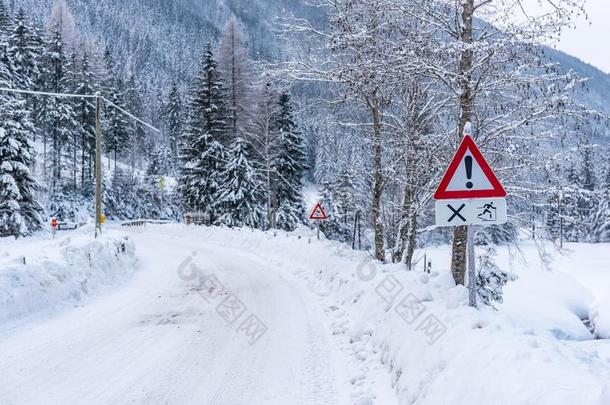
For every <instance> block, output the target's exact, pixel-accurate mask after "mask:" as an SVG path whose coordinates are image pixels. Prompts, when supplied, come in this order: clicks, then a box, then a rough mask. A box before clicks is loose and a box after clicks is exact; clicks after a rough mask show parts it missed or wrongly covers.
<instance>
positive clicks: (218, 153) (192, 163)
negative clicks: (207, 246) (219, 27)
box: [179, 44, 227, 221]
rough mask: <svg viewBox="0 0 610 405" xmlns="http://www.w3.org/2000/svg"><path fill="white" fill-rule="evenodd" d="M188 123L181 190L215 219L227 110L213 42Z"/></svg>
mask: <svg viewBox="0 0 610 405" xmlns="http://www.w3.org/2000/svg"><path fill="white" fill-rule="evenodd" d="M187 113H188V125H187V128H186V130H185V132H184V133H183V135H182V141H181V148H180V149H181V161H182V168H181V170H180V179H179V190H180V192H181V194H182V196H183V199H184V202H185V204H186V206H187V207H188V208H190V209H194V210H197V211H201V212H207V213H208V214H209V215H210V218H211V220H212V221H213V220H214V219H216V218H217V217H218V215H219V213H218V191H219V187H220V185H219V183H220V182H221V180H220V177H219V173H220V172H221V168H222V166H223V161H224V160H225V158H226V151H225V146H224V145H223V141H224V140H225V139H226V137H227V113H226V108H225V101H224V93H223V90H222V79H221V75H220V72H219V71H218V69H217V66H216V61H215V59H214V54H213V53H212V49H211V45H209V44H208V48H207V50H206V52H205V54H204V57H203V63H202V66H201V70H200V72H199V74H198V75H197V76H196V77H195V79H194V81H193V85H192V90H191V95H190V101H189V106H188V110H187Z"/></svg>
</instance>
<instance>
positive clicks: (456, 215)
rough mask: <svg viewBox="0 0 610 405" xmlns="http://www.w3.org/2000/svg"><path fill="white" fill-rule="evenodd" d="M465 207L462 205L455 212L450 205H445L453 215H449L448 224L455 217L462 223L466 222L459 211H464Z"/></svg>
mask: <svg viewBox="0 0 610 405" xmlns="http://www.w3.org/2000/svg"><path fill="white" fill-rule="evenodd" d="M465 206H466V204H462V205H461V206H460V208H458V209H457V210H456V209H455V208H453V207H452V206H451V205H449V204H447V208H449V209H450V210H451V211H453V215H451V216H450V217H449V222H451V220H452V219H453V218H455V217H460V218H461V219H462V221H464V222H466V218H464V217H463V216H462V215H461V214H460V211H461V210H462V209H464V207H465Z"/></svg>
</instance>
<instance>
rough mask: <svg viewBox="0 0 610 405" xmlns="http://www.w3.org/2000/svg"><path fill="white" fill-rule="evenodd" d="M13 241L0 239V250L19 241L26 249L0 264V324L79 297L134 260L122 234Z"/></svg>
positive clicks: (112, 279) (121, 274) (122, 274)
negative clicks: (24, 253)
mask: <svg viewBox="0 0 610 405" xmlns="http://www.w3.org/2000/svg"><path fill="white" fill-rule="evenodd" d="M77 235H78V234H77ZM17 242H20V243H15V242H14V241H2V243H0V250H4V249H5V248H7V247H8V248H9V249H12V247H17V246H20V248H21V250H24V251H25V249H24V245H25V247H27V251H28V254H27V256H22V257H19V258H18V259H11V260H7V261H3V262H2V263H1V264H0V324H3V323H5V322H7V321H11V320H18V319H20V318H23V317H26V316H28V315H31V314H35V313H37V312H41V311H44V310H51V309H54V308H56V307H59V306H63V305H69V304H74V303H76V302H79V301H81V300H82V299H83V297H85V296H87V295H90V294H91V292H93V291H95V290H97V289H98V288H100V287H101V286H104V285H111V284H115V283H117V282H118V281H120V280H122V279H125V278H126V277H128V276H129V275H130V274H131V273H132V272H133V270H134V268H135V263H136V259H135V248H134V245H133V243H132V242H131V241H130V240H129V239H128V238H126V237H119V236H114V237H113V236H103V237H101V238H99V239H97V240H95V241H90V239H89V238H85V237H77V238H76V241H73V240H72V238H70V237H66V238H63V239H61V240H59V241H58V242H55V243H53V242H51V241H49V240H46V239H44V240H35V239H31V240H30V239H28V240H22V241H17ZM41 246H44V247H45V250H44V251H41V250H40V249H39V248H40V247H41ZM47 253H48V254H47ZM4 255H5V256H9V253H8V252H5V254H4ZM23 257H25V264H24V259H23Z"/></svg>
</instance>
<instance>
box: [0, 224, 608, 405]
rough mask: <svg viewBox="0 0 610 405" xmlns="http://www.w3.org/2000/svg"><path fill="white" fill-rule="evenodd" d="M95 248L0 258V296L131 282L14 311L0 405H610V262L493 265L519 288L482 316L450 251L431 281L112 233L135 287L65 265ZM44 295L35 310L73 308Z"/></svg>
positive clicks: (52, 245) (206, 231)
mask: <svg viewBox="0 0 610 405" xmlns="http://www.w3.org/2000/svg"><path fill="white" fill-rule="evenodd" d="M111 228H112V226H111ZM86 232H88V230H87V229H81V230H77V231H74V232H73V233H69V232H65V233H60V235H61V236H60V237H58V239H56V240H49V239H48V238H46V237H37V238H33V239H26V240H21V241H17V242H14V241H8V240H2V241H0V252H7V253H2V255H3V256H0V280H3V281H0V292H2V291H4V290H2V289H1V288H2V287H3V286H4V285H5V284H4V283H5V282H6V280H9V279H10V280H12V279H13V278H11V277H14V275H15V274H17V273H16V271H18V270H15V269H16V268H17V267H18V266H23V265H22V264H20V257H21V256H23V255H25V256H26V265H25V266H26V267H27V266H30V265H28V264H27V263H28V262H31V263H32V264H31V266H32V267H31V268H29V267H28V274H32V276H31V278H30V280H36V277H40V279H43V278H44V277H47V275H45V269H47V267H48V266H42V265H40V266H38V267H37V269H38V270H40V273H36V269H35V268H34V266H35V264H34V263H40V262H41V261H43V258H44V261H46V262H53V263H60V264H61V263H64V267H63V268H65V269H66V270H65V271H66V272H67V273H66V276H67V277H66V280H70V283H71V284H70V285H76V284H74V283H76V282H83V281H84V280H91V279H97V281H96V282H95V283H93V284H96V285H104V282H103V280H104V279H108V282H109V284H108V285H117V282H118V280H122V281H123V282H122V284H121V286H118V287H116V288H112V289H110V288H108V289H100V290H99V293H96V294H93V295H86V294H83V295H82V296H79V297H78V302H79V304H78V305H77V306H75V307H74V308H63V307H60V309H61V310H59V311H51V312H49V311H44V310H41V309H40V308H37V307H35V306H34V307H28V306H25V307H23V308H28V309H27V310H29V311H30V312H31V313H32V314H38V315H37V316H29V317H28V316H27V310H25V311H21V312H14V311H12V312H11V310H10V309H9V310H8V312H7V310H6V309H5V308H7V307H6V306H4V305H3V306H2V307H1V308H0V353H2V361H0V404H26V403H27V404H38V403H40V404H43V403H44V404H69V403H87V404H108V403H112V404H126V403H147V404H160V403H168V404H188V403H193V404H360V405H364V404H380V405H386V404H387V405H394V404H411V403H415V404H434V405H437V404H553V405H556V404H570V405H573V404H574V403H578V404H592V405H593V404H594V405H605V404H609V403H610V340H606V339H595V338H594V334H592V333H591V332H590V331H589V329H588V328H587V326H585V324H584V323H583V320H586V319H587V318H589V317H592V318H595V319H597V321H598V322H600V323H601V325H600V326H599V328H600V329H599V330H600V332H603V331H604V330H605V326H604V325H605V322H607V321H608V316H609V313H610V305H608V303H607V300H608V297H610V283H608V281H610V267H609V265H608V263H607V257H608V255H607V252H608V249H609V248H610V246H608V245H584V244H569V245H568V246H567V249H566V252H564V253H562V254H559V253H557V252H553V251H550V250H549V251H548V253H549V254H550V255H552V256H553V259H552V260H551V261H550V267H551V268H552V269H553V271H549V270H548V269H547V268H545V266H544V265H543V264H542V261H541V259H540V255H539V254H538V249H536V246H534V244H533V243H529V242H525V243H523V244H522V246H521V248H520V251H519V252H516V251H514V250H511V251H509V250H508V249H507V248H498V254H499V256H498V263H499V264H500V265H501V266H511V269H512V270H513V271H514V272H515V273H516V274H517V275H518V276H519V279H518V281H516V282H515V283H513V284H511V285H509V286H507V288H506V294H505V298H506V300H505V303H504V304H503V305H501V306H499V307H498V311H494V310H491V309H483V310H479V311H475V310H473V309H470V308H468V307H467V306H466V302H467V294H466V291H465V289H464V288H463V287H461V286H458V287H456V286H454V284H453V281H452V279H451V275H450V273H449V271H448V269H447V264H448V257H449V248H448V247H446V246H440V247H438V248H429V249H427V250H426V251H425V252H423V251H420V252H417V256H418V257H420V258H421V257H422V256H423V254H424V253H425V254H426V257H427V258H428V260H430V261H432V272H431V273H430V274H425V273H424V272H423V270H422V266H421V265H420V266H417V267H418V268H417V269H416V270H414V271H412V272H405V271H404V270H403V268H402V266H400V265H378V264H375V263H374V262H373V261H372V260H371V259H370V257H369V256H368V254H367V253H365V252H353V251H352V250H351V249H349V248H348V247H347V246H343V245H341V244H338V243H335V242H330V241H324V240H323V241H317V240H315V234H313V233H312V232H311V231H309V230H306V229H302V230H299V231H297V232H294V233H290V234H286V233H283V232H276V233H263V232H260V231H251V230H245V229H242V230H239V229H238V230H228V229H221V228H203V227H185V226H183V225H179V224H170V225H148V226H147V227H146V228H133V229H113V230H109V231H107V232H105V236H104V238H107V239H106V240H107V241H108V243H111V242H110V241H115V242H116V241H121V240H124V239H122V235H123V234H127V236H128V240H129V241H130V243H129V244H128V245H129V246H131V242H133V243H134V245H135V252H136V256H137V258H138V266H137V269H136V272H135V273H132V272H130V271H128V270H126V272H125V276H122V277H121V278H120V279H116V278H113V275H114V274H116V273H115V272H114V271H107V270H104V269H109V268H111V267H112V266H110V267H103V268H100V269H97V270H96V269H95V268H94V271H93V270H92V271H93V273H92V272H90V271H82V272H76V271H75V270H74V269H77V268H79V267H83V266H85V267H86V266H88V264H87V263H84V262H78V261H77V262H74V263H72V264H70V261H69V259H66V257H71V256H70V255H66V249H67V248H69V247H70V246H74V250H75V251H78V252H80V253H79V254H80V255H81V256H82V255H83V254H84V253H83V252H88V251H90V248H88V247H87V246H90V245H89V244H88V243H89V239H88V238H90V236H89V233H86ZM66 241H68V242H66ZM115 242H112V243H115ZM88 249H89V250H88ZM62 252H63V253H62ZM74 254H75V255H76V253H74ZM45 256H46V258H45ZM28 257H29V259H28ZM85 257H86V254H85ZM65 263H68V264H65ZM125 267H129V265H128V264H126V265H125ZM70 269H72V270H70ZM47 272H48V271H47ZM7 274H8V275H9V276H8V277H7ZM129 275H131V277H129ZM55 276H56V278H57V279H58V280H60V279H61V277H57V272H56V273H55ZM61 280H62V281H63V279H61ZM111 282H112V284H110V283H111ZM87 283H91V282H90V281H87ZM10 285H11V287H10V288H11V290H12V291H20V290H21V289H23V288H30V287H28V286H29V285H31V284H28V283H13V284H10ZM24 286H25V287H24ZM24 291H25V290H24ZM49 291H50V290H46V289H39V290H37V294H38V295H39V296H37V297H32V296H31V297H30V298H29V299H31V300H33V301H36V302H41V300H42V301H44V299H45V298H44V297H42V296H44V295H45V294H49V295H50V296H55V297H57V296H61V295H57V294H55V293H50V292H49ZM68 291H69V290H68ZM53 294H55V295H53ZM70 297H71V298H70ZM69 298H70V299H71V300H73V301H72V302H76V301H75V299H74V297H72V296H69ZM19 299H21V300H22V301H21V302H29V301H28V298H24V297H23V296H22V297H21V298H19ZM52 301H55V299H53V300H52ZM56 304H57V303H56ZM53 306H54V307H55V306H56V305H53ZM8 308H10V305H9V306H8ZM7 314H8V315H7ZM30 315H31V314H30ZM20 316H21V317H25V318H23V319H24V320H23V322H21V323H15V319H17V318H19V317H20ZM8 318H10V319H11V320H10V321H2V319H8Z"/></svg>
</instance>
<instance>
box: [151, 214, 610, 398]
mask: <svg viewBox="0 0 610 405" xmlns="http://www.w3.org/2000/svg"><path fill="white" fill-rule="evenodd" d="M191 231H192V232H198V233H200V235H201V239H202V240H205V241H206V242H207V243H212V244H213V243H216V244H218V245H220V246H223V245H225V246H226V245H231V246H235V247H240V248H243V249H246V250H249V251H251V252H254V253H256V254H258V255H259V256H261V257H262V258H263V259H265V260H267V261H268V262H269V263H270V264H273V265H276V266H282V267H284V268H286V270H287V271H289V272H291V273H293V274H296V275H298V276H300V277H301V278H303V279H305V281H306V282H307V285H308V286H309V288H310V289H311V290H312V291H314V292H316V293H317V294H318V295H319V296H320V297H323V298H321V300H322V302H323V303H324V304H325V305H326V306H327V308H326V311H327V313H328V315H329V318H330V319H331V320H332V323H331V328H332V330H333V333H334V334H335V335H336V336H337V337H338V339H340V340H342V341H344V342H346V345H347V347H348V348H349V351H350V352H351V354H353V356H354V357H355V358H356V359H357V361H358V362H359V364H361V365H362V366H361V369H360V370H357V371H352V372H353V373H354V375H353V376H352V377H351V381H352V384H353V385H354V387H355V388H356V389H358V390H360V395H359V397H355V398H354V399H355V401H354V402H356V403H363V404H366V403H375V391H374V389H373V388H372V387H371V385H370V383H369V382H368V379H369V374H370V373H372V372H373V368H372V367H370V365H371V364H374V363H375V364H379V363H381V364H383V367H384V368H385V369H386V371H387V372H388V373H390V375H391V376H392V383H393V386H394V389H395V390H396V392H397V393H398V394H399V397H400V400H401V403H402V404H431V405H438V404H452V405H459V404H468V405H471V404H511V405H515V404H532V403H535V404H537V405H544V404H549V405H550V404H553V405H560V404H566V405H567V404H569V405H572V404H574V403H578V404H581V405H588V404H591V405H602V404H609V403H610V350H609V348H610V341H607V340H597V341H593V340H590V339H591V338H592V336H591V334H590V333H589V332H588V331H587V329H586V327H585V326H584V325H582V323H581V322H580V319H579V318H581V317H584V316H586V315H585V314H586V312H587V311H588V310H589V306H590V305H591V301H592V300H591V297H590V294H588V293H587V292H586V291H583V290H582V288H581V287H582V286H580V285H579V284H578V283H576V282H574V281H573V280H571V279H569V277H567V276H565V275H564V274H558V275H556V276H555V275H554V273H546V274H543V273H541V274H537V275H535V276H532V277H526V278H525V280H526V281H525V283H524V286H523V287H524V289H526V290H527V291H526V292H525V293H522V294H517V295H516V299H518V300H525V301H526V302H523V305H521V306H519V305H516V304H514V302H515V301H514V300H513V305H511V306H510V308H508V309H505V310H503V309H502V308H501V309H500V311H493V310H490V309H481V310H479V311H475V310H473V309H471V308H469V307H467V301H468V300H467V291H466V289H465V288H464V287H462V286H455V285H454V283H453V280H452V278H451V274H450V272H449V269H440V270H438V269H437V270H438V271H433V272H432V273H431V274H424V273H423V271H421V270H419V271H412V272H406V271H404V269H403V267H402V266H401V265H391V264H389V265H379V264H376V263H375V262H374V261H373V260H371V259H370V257H369V256H368V254H367V253H365V252H354V251H352V250H351V249H349V248H348V247H347V246H345V245H342V244H338V243H335V242H330V241H316V240H315V236H313V234H312V233H311V232H310V231H309V230H305V229H302V230H299V231H298V232H295V233H289V234H286V233H284V232H276V236H275V237H274V235H273V233H263V232H260V231H253V230H249V229H241V230H228V229H222V228H192V229H191ZM163 232H166V233H167V232H172V233H174V232H175V233H176V234H177V235H179V234H180V233H181V232H185V230H184V228H183V227H181V226H179V225H177V226H167V225H166V226H164V228H163ZM310 240H311V241H310ZM442 249H443V248H441V250H442ZM429 254H431V255H434V254H435V253H434V252H432V251H430V250H429ZM527 270H528V271H530V269H527ZM531 271H532V272H534V271H536V272H540V271H541V270H531ZM514 288H518V287H517V286H514ZM549 290H551V291H553V292H552V293H551V292H548V293H546V294H540V297H538V295H537V294H536V292H537V291H539V292H543V291H549ZM532 294H533V296H532V297H531V298H532V300H531V301H527V299H528V297H529V296H530V295H532ZM545 300H546V305H545V307H544V308H542V309H541V310H537V309H536V308H534V306H535V305H538V304H539V303H541V302H545ZM528 302H529V305H528ZM530 310H532V311H530ZM529 312H534V313H535V315H531V314H529ZM545 314H546V315H549V317H548V318H545ZM530 315H531V316H530ZM587 339H589V340H587Z"/></svg>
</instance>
